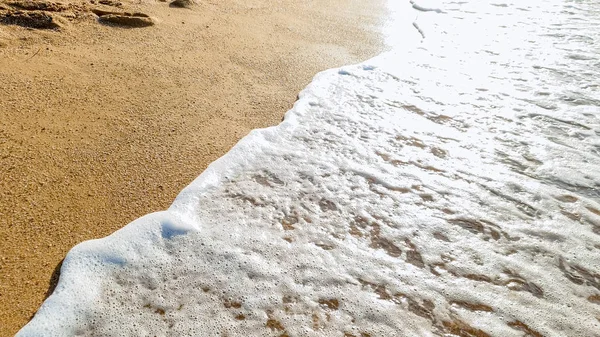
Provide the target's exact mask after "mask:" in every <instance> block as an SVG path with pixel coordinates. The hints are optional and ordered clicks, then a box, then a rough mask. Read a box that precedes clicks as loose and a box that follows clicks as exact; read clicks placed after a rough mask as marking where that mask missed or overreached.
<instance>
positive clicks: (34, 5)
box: [8, 0, 68, 12]
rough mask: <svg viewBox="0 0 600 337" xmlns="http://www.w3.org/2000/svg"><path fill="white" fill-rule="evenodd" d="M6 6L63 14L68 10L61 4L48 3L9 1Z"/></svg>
mask: <svg viewBox="0 0 600 337" xmlns="http://www.w3.org/2000/svg"><path fill="white" fill-rule="evenodd" d="M8 5H10V6H11V7H15V8H18V9H23V10H28V11H47V12H63V11H65V10H67V9H68V7H67V6H65V5H63V4H60V3H55V2H49V1H30V0H25V1H11V2H8Z"/></svg>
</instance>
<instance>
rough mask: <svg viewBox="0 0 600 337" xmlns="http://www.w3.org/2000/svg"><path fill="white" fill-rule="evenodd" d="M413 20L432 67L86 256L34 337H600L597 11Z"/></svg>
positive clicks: (274, 136)
mask: <svg viewBox="0 0 600 337" xmlns="http://www.w3.org/2000/svg"><path fill="white" fill-rule="evenodd" d="M417 7H420V8H416V7H415V8H416V9H415V10H418V12H419V13H420V14H419V15H418V16H417V21H416V26H417V27H419V29H420V31H421V33H418V32H416V30H415V29H414V26H413V25H408V26H409V28H410V29H411V30H412V32H413V33H414V34H420V35H421V34H422V36H425V38H424V40H423V42H422V43H421V44H420V45H419V46H418V47H417V48H405V49H399V50H396V51H395V52H392V53H390V54H386V55H383V56H381V57H378V58H376V59H374V60H371V61H368V62H366V63H364V64H362V65H357V66H348V67H344V68H341V69H335V70H330V71H327V72H324V73H321V74H319V75H318V76H317V77H316V78H315V80H314V81H313V83H312V84H311V85H309V87H308V88H307V89H305V90H304V91H303V93H302V94H301V95H300V100H299V101H298V102H297V103H296V105H295V106H294V109H293V110H292V111H290V112H289V113H288V114H287V115H286V119H285V121H284V122H283V123H282V124H281V125H279V126H278V127H275V128H269V129H264V130H258V131H253V132H252V133H251V134H250V135H249V136H247V137H246V138H244V139H243V140H242V141H241V142H240V143H238V145H236V146H235V147H234V148H233V149H232V150H231V151H230V152H229V153H228V154H227V155H226V156H225V157H223V158H221V159H219V160H218V161H216V162H215V163H213V164H212V165H211V166H210V167H209V168H208V169H207V170H206V171H205V172H204V173H203V174H202V175H201V176H200V177H198V178H197V179H196V180H195V181H194V182H193V183H192V184H191V185H190V186H188V187H187V188H186V189H184V190H183V191H182V192H181V194H180V195H179V196H178V198H177V200H176V201H175V202H174V204H173V205H172V206H171V208H170V209H169V210H168V211H165V212H161V213H155V214H151V215H148V216H146V217H144V218H141V219H139V220H137V221H136V222H134V223H132V224H130V225H129V226H127V227H125V228H124V229H122V230H120V231H118V232H116V233H115V234H113V235H112V236H110V237H108V238H106V239H103V240H99V241H92V242H86V243H84V244H81V245H79V246H77V247H76V248H75V249H73V250H72V251H71V252H70V253H69V255H68V257H67V259H66V260H65V264H64V266H63V276H62V278H61V282H60V284H59V286H58V288H57V290H56V292H55V295H53V296H51V297H50V298H49V299H48V301H46V302H45V304H44V306H43V307H42V308H41V309H40V311H39V313H38V315H37V316H36V318H35V319H34V320H33V321H32V322H31V324H30V325H29V326H27V327H26V328H25V329H24V330H23V331H22V332H23V334H22V335H23V336H28V335H30V334H31V335H32V334H33V333H35V332H39V331H44V329H48V331H66V333H67V334H72V333H78V334H79V335H82V336H100V335H115V334H116V333H115V331H120V332H125V333H132V334H133V331H135V332H136V334H137V333H139V332H142V334H144V333H152V334H156V335H168V336H185V335H221V336H248V335H266V336H498V337H500V336H536V337H537V336H557V337H558V336H598V332H599V331H600V305H599V304H600V300H599V298H600V267H599V264H598V261H600V232H599V229H600V197H599V195H598V190H599V186H600V165H598V163H599V157H600V154H599V153H598V145H599V144H600V117H599V116H600V110H599V109H600V107H599V106H598V102H599V97H598V93H597V92H598V91H597V90H596V88H595V87H594V86H596V85H597V82H596V79H597V78H598V75H599V74H598V68H594V65H596V63H597V60H596V59H595V57H596V55H597V54H596V50H595V48H597V46H598V44H596V43H594V41H595V39H597V38H598V36H599V35H598V34H596V32H597V29H598V27H600V25H598V24H599V23H600V22H599V20H600V13H598V8H599V7H598V5H597V4H595V3H592V2H585V3H582V2H576V3H568V2H567V3H565V2H563V1H544V2H540V3H539V4H537V5H535V6H534V5H531V4H523V3H521V2H515V3H507V4H500V3H496V2H494V3H489V2H485V1H473V2H461V3H455V2H447V3H441V4H440V6H439V7H438V9H439V10H437V11H436V10H425V9H428V8H427V7H426V6H425V5H422V6H417ZM84 284H85V285H86V286H85V287H83V285H84ZM59 326H60V328H59ZM60 329H64V330H60Z"/></svg>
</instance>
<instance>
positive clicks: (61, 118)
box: [0, 0, 384, 336]
mask: <svg viewBox="0 0 600 337" xmlns="http://www.w3.org/2000/svg"><path fill="white" fill-rule="evenodd" d="M9 3H10V1H6V0H0V23H3V24H0V177H1V180H0V237H1V238H2V241H0V242H1V243H0V335H2V336H9V335H12V334H14V333H16V332H17V331H18V330H19V328H20V327H22V326H23V325H24V324H25V323H27V321H28V320H29V319H30V318H31V317H32V316H33V315H34V314H35V311H36V310H37V308H38V307H39V305H40V304H41V303H42V301H43V300H44V298H45V297H46V296H47V295H48V294H49V293H50V292H51V290H52V285H53V283H54V282H55V281H56V279H57V276H58V270H59V269H58V268H59V266H60V262H61V260H62V259H63V258H64V256H65V254H66V253H67V251H68V250H69V249H70V248H71V247H73V246H74V245H76V244H77V243H79V242H82V241H84V240H89V239H94V238H100V237H103V236H106V235H108V234H110V233H112V232H114V231H115V230H117V229H119V228H121V227H122V226H124V225H126V224H127V223H128V222H130V221H132V220H134V219H135V218H137V217H140V216H142V215H144V214H147V213H150V212H154V211H158V210H163V209H166V208H167V207H168V206H169V205H170V203H171V202H172V201H173V199H174V198H175V196H176V195H177V193H178V192H179V191H180V190H181V189H182V188H183V187H185V186H186V185H187V184H188V183H190V182H191V181H192V180H193V179H194V178H195V177H196V176H198V175H199V174H200V173H201V172H202V171H203V170H204V169H205V168H206V166H207V165H208V164H210V163H211V162H212V161H213V160H215V159H216V158H218V157H220V156H222V155H223V154H224V153H225V152H227V151H228V150H229V149H230V148H231V147H232V146H233V145H234V144H235V143H236V142H237V141H238V140H239V139H240V138H241V137H243V136H244V135H246V134H247V133H248V132H249V131H250V130H251V129H254V128H262V127H267V126H270V125H275V124H277V123H278V122H279V121H280V120H281V119H282V116H283V114H284V113H285V111H287V110H288V109H289V108H290V107H291V106H292V104H293V103H294V101H295V100H296V96H297V94H298V92H299V91H300V90H301V89H302V88H303V87H304V86H306V84H308V83H309V82H310V80H311V78H312V77H313V76H314V75H315V74H316V73H317V72H319V71H321V70H324V69H327V68H331V67H336V66H340V65H343V64H349V63H356V62H360V61H362V60H364V59H367V58H370V57H372V56H374V55H376V54H378V53H379V52H380V51H381V50H382V48H383V44H382V41H381V39H380V37H379V35H378V30H379V25H380V24H381V21H382V17H383V13H384V11H383V2H382V1H369V2H364V1H362V0H335V1H311V0H286V1H277V2H276V1H268V0H239V1H232V0H203V1H200V2H195V3H193V2H191V1H180V2H179V3H178V5H180V7H181V6H183V8H179V7H176V6H174V5H170V4H169V3H167V2H160V1H147V0H142V1H136V2H127V1H123V2H118V1H112V0H110V1H109V0H102V1H95V0H94V1H91V2H87V3H86V2H71V3H66V2H64V3H54V4H52V3H50V4H48V3H46V4H43V5H39V2H27V3H26V2H20V3H12V5H9ZM17 7H20V12H19V11H16V9H17ZM32 9H38V10H33V11H32ZM39 9H43V10H45V11H39ZM122 13H128V14H122ZM98 15H100V18H98ZM15 24H17V25H15ZM19 24H20V25H28V26H36V27H38V29H28V28H23V27H21V26H18V25H19ZM123 25H125V26H123ZM129 26H135V28H129ZM48 27H50V28H54V29H43V28H48ZM57 27H58V28H57ZM39 28H42V29H39Z"/></svg>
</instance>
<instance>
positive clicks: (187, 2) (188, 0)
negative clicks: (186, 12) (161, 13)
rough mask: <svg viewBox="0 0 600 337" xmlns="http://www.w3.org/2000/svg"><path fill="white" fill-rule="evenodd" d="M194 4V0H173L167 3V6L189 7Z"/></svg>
mask: <svg viewBox="0 0 600 337" xmlns="http://www.w3.org/2000/svg"><path fill="white" fill-rule="evenodd" d="M194 5H196V2H195V1H194V0H174V1H172V2H171V3H170V4H169V7H175V8H191V7H193V6H194Z"/></svg>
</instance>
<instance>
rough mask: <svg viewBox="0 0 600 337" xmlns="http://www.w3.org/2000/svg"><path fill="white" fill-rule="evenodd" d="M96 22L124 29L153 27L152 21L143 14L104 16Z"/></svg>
mask: <svg viewBox="0 0 600 337" xmlns="http://www.w3.org/2000/svg"><path fill="white" fill-rule="evenodd" d="M98 21H100V23H104V24H110V25H114V26H120V27H126V28H141V27H149V26H153V25H154V21H153V20H152V19H151V18H149V17H148V16H147V15H145V14H144V15H136V14H128V13H123V14H106V15H103V16H101V17H100V18H99V19H98Z"/></svg>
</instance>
